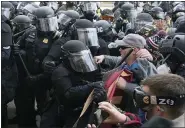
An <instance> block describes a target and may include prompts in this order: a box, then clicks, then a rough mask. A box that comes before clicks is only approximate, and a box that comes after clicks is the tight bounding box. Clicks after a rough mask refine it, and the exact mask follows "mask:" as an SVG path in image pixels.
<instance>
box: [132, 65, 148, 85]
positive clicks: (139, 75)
mask: <svg viewBox="0 0 185 128" xmlns="http://www.w3.org/2000/svg"><path fill="white" fill-rule="evenodd" d="M131 72H132V73H133V76H134V78H135V80H136V82H137V84H140V82H141V80H143V79H144V78H145V77H144V74H143V72H142V71H141V70H139V69H138V68H134V69H132V70H131Z"/></svg>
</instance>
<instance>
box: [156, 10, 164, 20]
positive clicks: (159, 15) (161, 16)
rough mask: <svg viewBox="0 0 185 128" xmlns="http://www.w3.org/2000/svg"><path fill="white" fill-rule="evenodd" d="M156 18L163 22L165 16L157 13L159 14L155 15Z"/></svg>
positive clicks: (162, 13)
mask: <svg viewBox="0 0 185 128" xmlns="http://www.w3.org/2000/svg"><path fill="white" fill-rule="evenodd" d="M156 18H157V19H162V20H164V19H165V14H164V12H159V13H157V14H156Z"/></svg>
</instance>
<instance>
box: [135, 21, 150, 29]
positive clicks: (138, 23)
mask: <svg viewBox="0 0 185 128" xmlns="http://www.w3.org/2000/svg"><path fill="white" fill-rule="evenodd" d="M152 24H153V22H149V21H137V20H136V22H135V23H134V27H135V31H139V30H141V29H142V28H143V26H145V25H152Z"/></svg>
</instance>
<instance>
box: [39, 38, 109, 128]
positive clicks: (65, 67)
mask: <svg viewBox="0 0 185 128" xmlns="http://www.w3.org/2000/svg"><path fill="white" fill-rule="evenodd" d="M63 50H64V53H63V55H64V56H66V57H67V58H65V59H64V58H63V62H62V63H61V64H60V65H59V66H58V67H57V68H56V69H55V70H54V72H53V73H52V83H53V87H54V89H55V99H54V100H55V103H53V104H52V105H51V106H52V107H51V108H49V109H48V110H47V111H46V112H45V113H44V114H43V117H42V121H41V128H44V127H48V126H46V123H48V121H49V118H50V119H52V118H51V114H49V113H52V111H53V112H55V114H53V116H55V117H56V115H57V114H58V112H56V110H54V108H55V107H54V106H57V105H58V108H59V107H60V106H63V110H62V113H60V114H61V115H62V117H63V120H65V127H72V125H73V124H74V123H75V121H76V120H77V118H78V116H79V115H80V112H81V110H82V107H83V104H84V103H85V101H86V99H87V97H88V95H89V94H90V92H91V91H92V89H93V88H94V89H96V88H98V90H99V91H100V92H103V94H100V95H99V96H98V100H100V101H101V100H104V96H105V95H106V94H105V93H104V89H103V88H102V87H103V86H102V82H101V81H99V80H101V78H98V76H99V75H100V72H99V71H98V70H97V67H96V65H95V63H94V61H93V58H92V55H91V52H90V50H89V49H88V48H87V47H86V46H85V45H84V44H83V43H82V42H80V41H78V40H70V41H68V42H66V43H65V44H64V45H63ZM65 50H67V51H69V52H71V53H72V54H71V57H72V58H73V59H70V55H69V54H68V55H67V53H68V52H65ZM73 53H74V54H73ZM76 53H79V54H81V55H80V58H79V56H76V55H75V54H76ZM82 58H83V59H82ZM77 60H78V62H77ZM87 63H88V66H87ZM89 66H90V67H89ZM87 70H88V72H87ZM96 81H99V82H96ZM95 92H96V94H99V92H97V91H95ZM104 94H105V95H104ZM102 98H103V99H102ZM51 109H53V110H51ZM64 118H65V119H64ZM61 120H62V119H61ZM44 122H45V123H44ZM51 123H53V122H51ZM86 123H87V121H86ZM82 124H83V123H82ZM47 125H50V126H51V125H52V124H47ZM83 125H86V124H83ZM52 126H53V125H52Z"/></svg>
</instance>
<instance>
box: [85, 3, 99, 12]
mask: <svg viewBox="0 0 185 128" xmlns="http://www.w3.org/2000/svg"><path fill="white" fill-rule="evenodd" d="M88 10H93V11H94V12H96V10H97V5H96V3H93V2H92V3H91V2H90V3H85V4H84V8H83V11H88Z"/></svg>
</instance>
